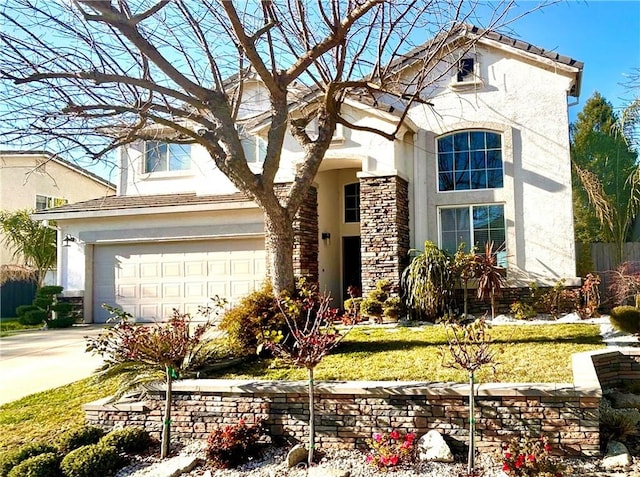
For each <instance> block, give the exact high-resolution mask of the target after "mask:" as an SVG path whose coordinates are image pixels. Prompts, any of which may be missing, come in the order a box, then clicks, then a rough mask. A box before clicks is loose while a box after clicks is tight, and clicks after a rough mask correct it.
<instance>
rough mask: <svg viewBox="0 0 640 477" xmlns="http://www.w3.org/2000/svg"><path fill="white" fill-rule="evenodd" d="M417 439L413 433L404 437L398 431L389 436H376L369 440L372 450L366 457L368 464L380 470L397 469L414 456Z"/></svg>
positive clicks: (377, 434) (379, 434) (378, 434)
mask: <svg viewBox="0 0 640 477" xmlns="http://www.w3.org/2000/svg"><path fill="white" fill-rule="evenodd" d="M415 437H416V435H415V434H414V433H413V432H408V433H406V434H404V435H403V434H402V433H401V432H400V431H396V430H393V431H391V432H390V433H389V434H381V433H376V434H374V435H373V438H372V439H367V444H368V445H369V448H370V449H371V450H370V452H369V453H368V454H367V457H366V459H367V463H369V464H371V465H373V466H375V467H377V468H378V469H380V470H387V469H388V468H390V467H396V466H397V465H399V464H401V463H402V462H404V461H406V460H408V459H410V458H411V457H412V456H413V452H414V445H413V441H414V439H415Z"/></svg>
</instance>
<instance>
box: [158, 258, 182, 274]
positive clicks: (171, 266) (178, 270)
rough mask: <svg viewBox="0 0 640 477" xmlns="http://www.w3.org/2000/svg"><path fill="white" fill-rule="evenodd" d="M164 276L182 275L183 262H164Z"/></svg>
mask: <svg viewBox="0 0 640 477" xmlns="http://www.w3.org/2000/svg"><path fill="white" fill-rule="evenodd" d="M162 276H163V277H164V278H178V277H181V276H182V263H181V262H165V263H163V264H162Z"/></svg>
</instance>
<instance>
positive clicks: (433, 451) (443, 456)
mask: <svg viewBox="0 0 640 477" xmlns="http://www.w3.org/2000/svg"><path fill="white" fill-rule="evenodd" d="M418 459H420V460H422V461H432V462H453V453H452V452H451V449H450V448H449V446H448V445H447V443H446V442H445V441H444V438H443V437H442V435H441V434H440V433H439V432H438V431H436V430H432V431H429V432H427V433H426V434H425V435H423V436H422V437H420V439H418Z"/></svg>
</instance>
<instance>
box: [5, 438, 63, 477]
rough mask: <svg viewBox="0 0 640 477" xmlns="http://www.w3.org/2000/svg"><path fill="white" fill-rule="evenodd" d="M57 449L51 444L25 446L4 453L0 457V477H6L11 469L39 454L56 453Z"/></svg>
mask: <svg viewBox="0 0 640 477" xmlns="http://www.w3.org/2000/svg"><path fill="white" fill-rule="evenodd" d="M57 451H58V448H57V447H55V446H52V445H51V444H43V443H35V444H26V445H23V446H21V447H19V448H18V449H16V450H13V451H8V452H5V453H4V454H2V455H1V456H0V477H7V476H8V475H9V472H10V471H11V469H13V468H14V467H15V466H17V465H18V464H20V463H21V462H23V461H25V460H27V459H29V458H31V457H35V456H37V455H40V454H45V453H51V452H57Z"/></svg>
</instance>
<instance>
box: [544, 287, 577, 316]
mask: <svg viewBox="0 0 640 477" xmlns="http://www.w3.org/2000/svg"><path fill="white" fill-rule="evenodd" d="M540 305H541V306H542V309H543V310H544V311H545V313H548V314H550V315H551V316H554V317H556V318H557V317H558V316H559V315H561V314H562V313H572V312H574V311H576V310H578V308H579V307H580V297H579V292H577V291H575V290H567V288H566V287H565V285H564V279H562V280H558V281H557V282H556V284H555V285H554V286H553V287H552V288H549V289H548V290H547V291H546V292H545V293H543V294H542V296H541V297H540Z"/></svg>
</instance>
